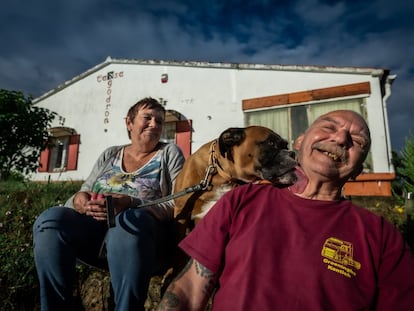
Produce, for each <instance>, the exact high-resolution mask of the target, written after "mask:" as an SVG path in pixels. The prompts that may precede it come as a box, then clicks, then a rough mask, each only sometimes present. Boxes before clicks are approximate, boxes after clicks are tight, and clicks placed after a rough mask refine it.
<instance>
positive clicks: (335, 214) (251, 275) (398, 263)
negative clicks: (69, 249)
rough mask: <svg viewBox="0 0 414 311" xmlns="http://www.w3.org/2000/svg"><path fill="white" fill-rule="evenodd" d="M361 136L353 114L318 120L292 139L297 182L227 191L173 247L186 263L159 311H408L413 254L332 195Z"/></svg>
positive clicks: (350, 173) (357, 162)
mask: <svg viewBox="0 0 414 311" xmlns="http://www.w3.org/2000/svg"><path fill="white" fill-rule="evenodd" d="M369 148H370V133H369V129H368V126H367V124H366V122H365V121H364V119H363V118H362V117H361V116H360V115H359V114H357V113H355V112H352V111H348V110H341V111H333V112H329V113H327V114H325V115H323V116H321V117H319V118H318V119H317V120H316V121H315V122H314V123H313V124H312V125H311V126H310V127H309V129H308V130H307V131H306V132H305V134H304V135H301V136H300V137H299V138H298V139H297V141H296V142H295V149H297V150H298V151H299V153H298V163H299V167H298V177H299V181H298V182H297V183H296V184H295V185H294V186H292V187H290V188H284V189H279V188H276V187H273V186H271V185H245V186H241V187H238V188H236V189H235V190H233V191H231V192H229V193H227V194H226V195H224V196H223V197H222V199H221V200H220V201H219V202H217V204H216V205H215V206H214V207H213V209H212V210H211V211H210V212H209V213H208V214H207V216H206V217H205V218H204V219H203V220H202V221H201V222H200V223H199V224H198V225H197V227H196V228H195V229H194V230H193V231H192V233H191V234H190V235H189V236H188V237H187V238H186V239H184V240H183V241H182V242H181V244H180V246H181V248H182V249H183V250H184V251H185V252H187V253H188V254H189V255H190V256H191V259H190V261H189V263H188V264H187V266H186V268H185V269H184V270H183V271H182V273H181V274H180V275H179V276H178V277H177V279H176V280H174V281H173V282H172V283H171V284H170V286H169V287H168V289H167V291H166V293H165V295H164V297H163V299H162V301H161V303H160V306H159V310H202V309H203V308H204V306H205V305H206V303H207V301H208V299H209V297H210V295H211V294H212V292H213V290H215V289H216V292H215V295H214V301H213V310H226V311H228V310H236V311H239V310H249V311H250V310H260V311H264V310H272V311H273V310H301V311H302V310H347V311H349V310H398V311H402V310H414V256H413V254H412V252H411V251H410V249H409V248H408V246H407V245H406V244H405V243H404V240H403V239H402V237H401V234H400V233H399V232H398V231H397V230H396V229H395V228H394V227H393V226H392V225H391V224H390V223H388V222H387V221H385V220H384V219H383V218H381V217H379V216H377V215H374V214H373V213H371V212H369V211H368V210H366V209H363V208H360V207H357V206H355V205H353V204H352V203H351V202H350V201H347V200H345V199H343V198H342V197H341V189H342V186H343V185H344V184H345V182H346V181H347V180H348V179H350V178H354V177H356V176H357V175H358V174H359V173H360V172H361V171H362V165H363V162H364V160H365V158H366V156H367V153H368V151H369Z"/></svg>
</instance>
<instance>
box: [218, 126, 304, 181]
mask: <svg viewBox="0 0 414 311" xmlns="http://www.w3.org/2000/svg"><path fill="white" fill-rule="evenodd" d="M218 144H219V149H220V155H221V157H223V158H225V159H227V162H228V163H230V166H232V168H231V170H232V177H233V178H237V179H239V180H241V181H244V182H253V181H257V180H261V179H265V180H269V181H270V182H272V183H274V184H282V185H287V184H292V183H294V182H295V181H296V175H295V173H294V168H295V166H296V164H297V163H296V161H295V159H294V152H292V151H289V150H288V149H287V146H288V143H287V141H286V140H284V139H283V138H282V137H280V136H279V135H278V134H276V133H275V132H274V131H272V130H270V129H269V128H266V127H263V126H249V127H246V128H229V129H227V130H226V131H224V132H223V133H221V135H220V137H219V139H218ZM228 169H229V168H228Z"/></svg>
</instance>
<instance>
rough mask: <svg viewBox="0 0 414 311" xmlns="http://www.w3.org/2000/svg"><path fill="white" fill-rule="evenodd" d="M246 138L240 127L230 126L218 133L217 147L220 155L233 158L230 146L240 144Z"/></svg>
mask: <svg viewBox="0 0 414 311" xmlns="http://www.w3.org/2000/svg"><path fill="white" fill-rule="evenodd" d="M245 138H246V132H245V130H244V128H242V127H230V128H228V129H227V130H225V131H224V132H223V133H221V134H220V137H219V140H218V141H219V148H220V154H221V156H222V157H226V158H228V159H229V160H231V161H232V160H233V155H232V152H231V151H232V147H233V146H237V145H240V144H241V142H242V141H243V140H244V139H245Z"/></svg>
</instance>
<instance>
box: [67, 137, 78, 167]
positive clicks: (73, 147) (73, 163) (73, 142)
mask: <svg viewBox="0 0 414 311" xmlns="http://www.w3.org/2000/svg"><path fill="white" fill-rule="evenodd" d="M79 144H80V135H78V134H77V135H71V136H69V145H68V162H67V165H66V170H67V171H74V170H76V169H77V168H78V151H79Z"/></svg>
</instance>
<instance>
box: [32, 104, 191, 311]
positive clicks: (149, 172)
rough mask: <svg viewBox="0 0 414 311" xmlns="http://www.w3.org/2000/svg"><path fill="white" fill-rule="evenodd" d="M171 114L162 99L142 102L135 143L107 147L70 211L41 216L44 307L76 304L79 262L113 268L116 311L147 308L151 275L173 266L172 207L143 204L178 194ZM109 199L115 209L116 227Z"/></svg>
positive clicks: (134, 115)
mask: <svg viewBox="0 0 414 311" xmlns="http://www.w3.org/2000/svg"><path fill="white" fill-rule="evenodd" d="M164 117H165V109H164V107H163V106H162V105H161V104H160V103H159V102H158V101H157V100H155V99H153V98H144V99H142V100H140V101H138V102H137V103H136V104H135V105H133V106H132V107H131V108H130V109H129V111H128V113H127V116H126V118H125V125H126V128H127V130H128V137H129V138H130V141H131V142H130V144H127V145H120V146H112V147H109V148H107V149H106V150H105V151H104V152H103V153H102V154H101V156H100V157H99V158H98V160H97V161H96V163H95V166H94V167H93V169H92V171H91V173H90V175H89V177H88V178H87V179H86V180H85V182H84V183H83V184H82V186H81V188H80V190H79V191H78V192H77V193H75V194H74V195H73V196H72V197H71V198H69V200H68V201H67V202H66V204H65V206H59V207H52V208H50V209H48V210H46V211H44V212H43V213H42V214H41V215H40V216H39V217H38V218H37V220H36V222H35V224H34V225H33V232H34V233H33V239H34V245H35V246H34V255H35V262H36V268H37V272H38V275H39V282H40V288H41V303H42V310H68V308H69V307H70V305H71V303H72V292H71V291H72V288H73V284H74V283H73V282H74V280H75V276H74V275H73V274H71V273H72V272H74V271H75V270H74V268H75V263H76V261H75V258H77V259H79V260H81V261H83V262H85V263H88V264H90V265H93V266H98V267H102V268H105V269H108V270H109V273H110V275H111V283H112V288H113V290H114V295H115V303H116V310H132V309H134V310H143V309H144V302H145V299H146V297H147V290H148V283H149V280H150V277H151V276H152V275H153V274H154V273H157V272H160V271H163V269H165V268H166V267H168V266H169V263H168V258H169V255H170V254H169V250H170V246H171V243H172V242H173V241H172V239H173V237H172V234H171V232H172V219H173V206H172V202H164V203H160V204H154V205H151V204H148V206H146V207H141V208H138V207H140V205H141V204H142V203H143V202H152V201H154V200H157V199H159V198H161V197H163V196H167V195H169V194H171V193H172V190H173V187H172V186H173V183H174V181H175V179H176V177H177V175H178V173H179V171H180V170H181V168H182V166H183V163H184V157H183V155H182V152H181V150H180V149H179V148H178V147H177V146H176V145H175V144H172V143H162V142H160V137H161V133H162V128H163V123H164ZM108 202H112V203H113V207H114V212H115V222H114V223H112V224H111V226H110V228H109V229H108V227H107V218H108V212H107V208H106V206H107V203H108ZM51 223H54V224H55V226H50V224H51ZM61 236H65V237H66V238H65V239H61V238H60V237H61ZM103 241H104V244H102V242H103ZM51 245H53V247H51ZM102 246H103V247H104V248H102ZM131 246H133V247H131ZM102 249H104V250H106V252H102V251H101V250H102ZM62 254H64V256H62ZM102 254H106V256H103V257H102V256H100V255H102ZM120 254H122V256H121V257H120ZM124 258H127V259H128V260H124ZM51 280H58V283H59V284H60V286H55V285H54V284H55V283H54V282H52V281H51Z"/></svg>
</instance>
